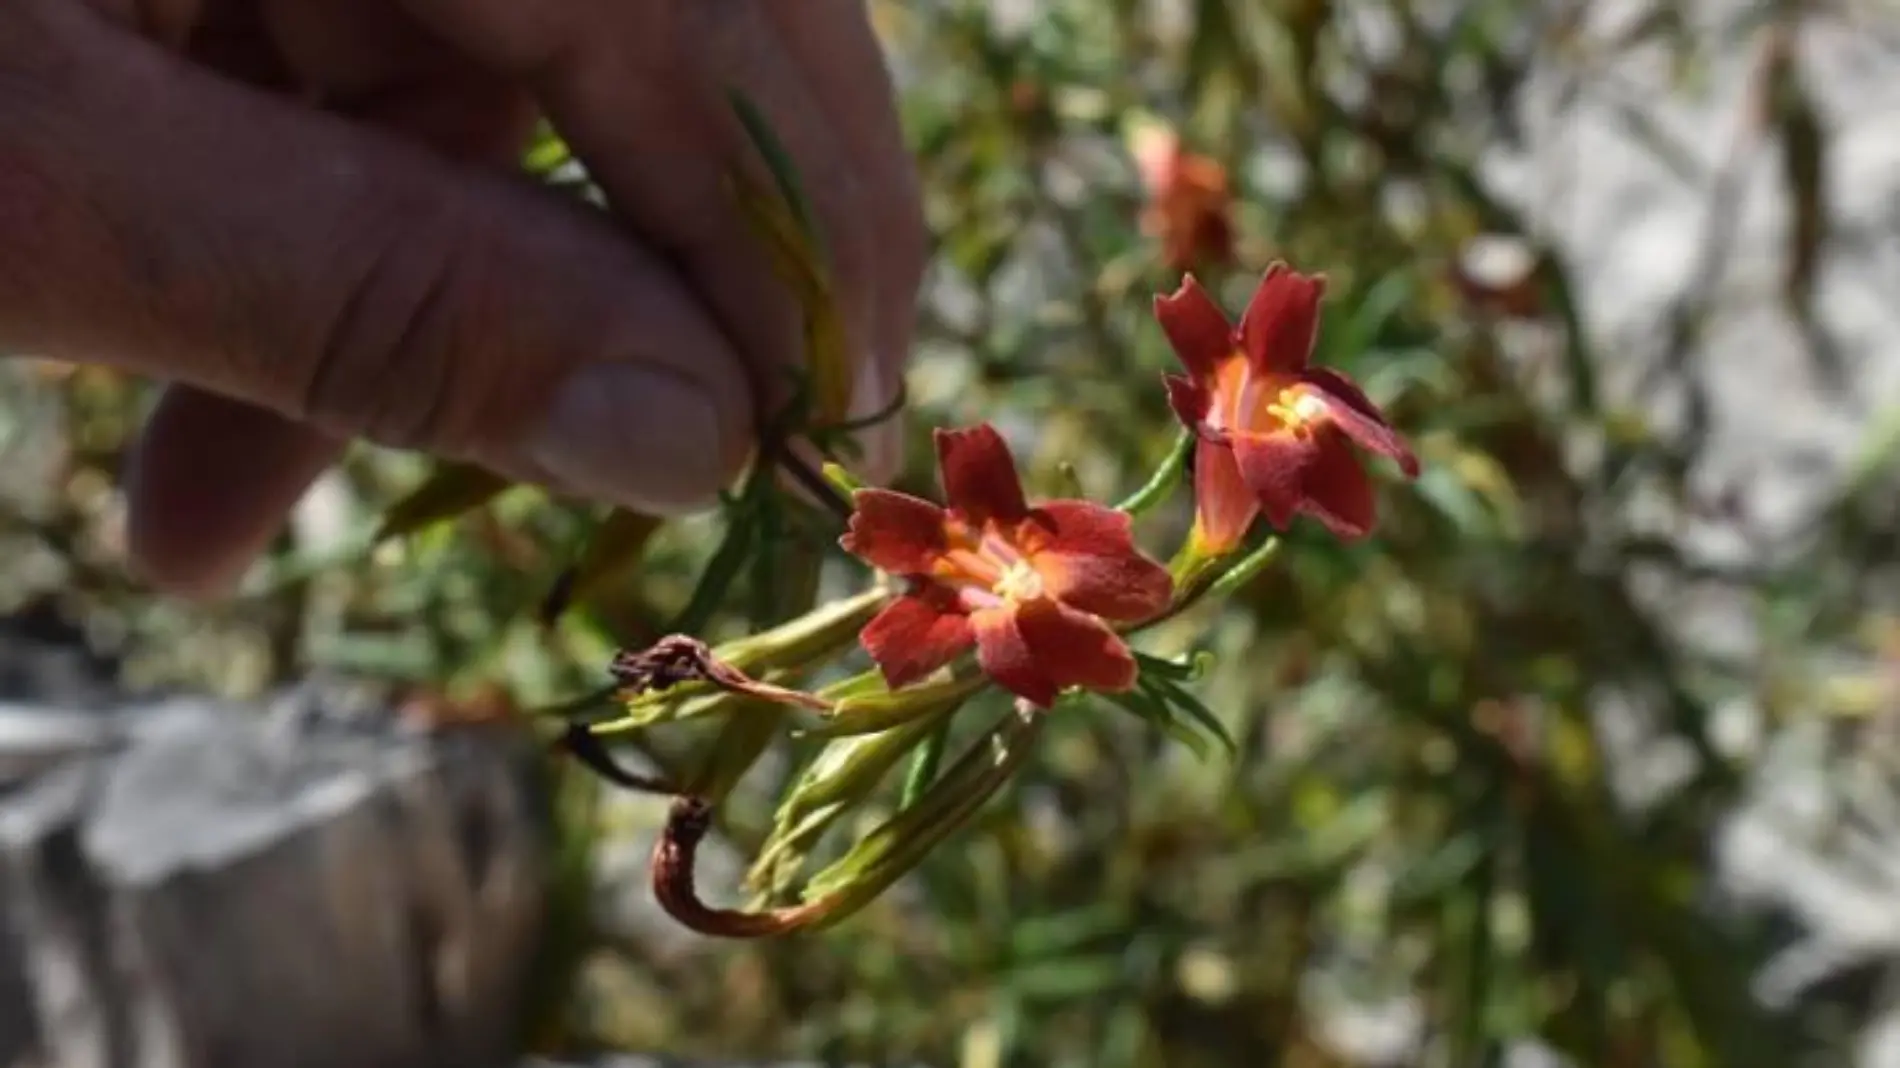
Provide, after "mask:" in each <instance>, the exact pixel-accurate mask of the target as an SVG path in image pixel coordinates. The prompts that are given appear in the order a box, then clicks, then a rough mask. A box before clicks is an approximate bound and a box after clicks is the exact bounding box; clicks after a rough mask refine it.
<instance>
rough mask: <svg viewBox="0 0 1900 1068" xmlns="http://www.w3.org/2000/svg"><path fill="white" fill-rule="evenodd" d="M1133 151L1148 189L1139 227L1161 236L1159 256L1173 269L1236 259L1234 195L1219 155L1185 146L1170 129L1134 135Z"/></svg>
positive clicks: (1153, 234)
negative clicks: (1198, 152) (1204, 152)
mask: <svg viewBox="0 0 1900 1068" xmlns="http://www.w3.org/2000/svg"><path fill="white" fill-rule="evenodd" d="M1133 154H1134V157H1135V164H1136V167H1137V169H1138V170H1139V171H1140V174H1141V183H1142V185H1143V186H1144V187H1145V188H1146V189H1147V192H1148V203H1147V206H1146V207H1145V208H1144V209H1143V210H1142V218H1141V226H1142V230H1143V231H1144V232H1145V233H1147V234H1148V235H1149V236H1150V237H1155V238H1158V239H1160V241H1161V257H1162V259H1163V260H1165V261H1166V262H1167V264H1168V266H1169V267H1171V268H1172V269H1174V270H1177V271H1186V270H1191V269H1193V268H1195V267H1197V266H1221V265H1225V264H1228V263H1231V262H1233V259H1234V219H1233V214H1234V195H1233V191H1232V189H1231V187H1230V185H1229V182H1228V180H1227V168H1225V167H1223V166H1221V164H1220V161H1219V160H1216V159H1213V158H1211V157H1208V156H1203V155H1199V154H1197V153H1193V152H1189V151H1188V150H1187V148H1186V147H1184V146H1183V145H1182V144H1181V139H1180V137H1179V136H1178V135H1176V134H1175V133H1174V132H1173V131H1172V130H1168V129H1166V128H1160V127H1157V128H1153V129H1150V130H1147V131H1144V132H1143V133H1142V134H1140V135H1139V136H1137V138H1136V139H1135V143H1134V147H1133Z"/></svg>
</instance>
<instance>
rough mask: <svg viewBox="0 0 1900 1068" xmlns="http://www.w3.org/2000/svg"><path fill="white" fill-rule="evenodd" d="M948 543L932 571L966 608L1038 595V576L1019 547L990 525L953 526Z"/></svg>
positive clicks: (1040, 592)
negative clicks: (979, 529) (979, 527)
mask: <svg viewBox="0 0 1900 1068" xmlns="http://www.w3.org/2000/svg"><path fill="white" fill-rule="evenodd" d="M950 544H951V548H950V549H949V551H948V552H945V553H944V554H943V556H942V557H941V558H939V559H938V561H937V567H936V571H935V574H936V577H937V579H938V580H939V581H941V582H943V583H944V584H945V585H947V586H949V587H950V588H951V589H952V590H954V591H956V594H957V597H958V599H959V600H961V601H962V602H963V604H964V605H965V606H966V607H968V608H972V609H975V608H996V607H1000V606H1001V605H1002V604H1004V603H1005V602H1007V601H1021V600H1030V599H1033V598H1036V597H1040V596H1042V576H1041V575H1039V574H1037V573H1036V569H1035V567H1034V565H1032V564H1030V562H1029V559H1028V557H1027V556H1025V555H1024V554H1023V552H1022V550H1020V549H1019V548H1017V546H1016V545H1015V543H1014V542H1013V541H1011V540H1010V539H1009V538H1007V537H1005V536H1004V535H1003V534H1002V533H1000V532H999V531H997V530H995V529H994V528H989V529H985V530H983V531H982V532H980V533H979V532H977V531H975V530H971V529H969V528H962V529H953V530H952V531H951V537H950Z"/></svg>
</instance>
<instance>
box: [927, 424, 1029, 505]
mask: <svg viewBox="0 0 1900 1068" xmlns="http://www.w3.org/2000/svg"><path fill="white" fill-rule="evenodd" d="M936 439H937V470H938V472H939V473H940V474H941V476H942V478H943V495H944V499H945V500H946V501H948V502H949V504H950V507H951V508H954V509H956V510H957V511H958V512H960V513H962V515H963V517H964V518H965V519H968V520H969V521H971V522H973V523H981V522H983V521H985V520H989V519H995V520H999V521H1001V522H1005V523H1010V522H1014V521H1016V520H1018V519H1021V518H1023V517H1024V516H1026V515H1028V514H1029V505H1028V503H1027V502H1025V501H1024V500H1023V484H1022V480H1021V479H1019V478H1018V477H1017V476H1016V460H1015V458H1014V457H1012V456H1010V454H1009V446H1008V445H1007V444H1005V443H1004V441H1003V435H1001V434H998V433H997V432H996V428H995V427H993V426H991V425H989V424H988V423H979V424H977V425H976V426H973V427H968V428H965V429H963V430H938V431H937V434H936Z"/></svg>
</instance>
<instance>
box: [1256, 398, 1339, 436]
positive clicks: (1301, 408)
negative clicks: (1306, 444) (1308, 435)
mask: <svg viewBox="0 0 1900 1068" xmlns="http://www.w3.org/2000/svg"><path fill="white" fill-rule="evenodd" d="M1266 411H1267V414H1268V415H1270V416H1272V417H1273V418H1275V419H1278V420H1279V421H1280V423H1281V425H1283V426H1285V427H1286V428H1287V429H1288V430H1291V431H1293V432H1294V433H1296V434H1297V433H1301V432H1302V431H1305V430H1307V429H1308V428H1310V427H1312V426H1313V425H1314V424H1316V423H1319V422H1321V421H1322V420H1324V419H1325V418H1326V402H1325V401H1323V400H1320V399H1319V398H1318V397H1315V396H1313V394H1312V393H1311V392H1309V391H1307V390H1303V389H1297V388H1294V389H1283V390H1281V391H1280V392H1279V393H1278V394H1277V395H1275V396H1274V398H1273V400H1272V402H1271V403H1269V404H1268V405H1267V408H1266Z"/></svg>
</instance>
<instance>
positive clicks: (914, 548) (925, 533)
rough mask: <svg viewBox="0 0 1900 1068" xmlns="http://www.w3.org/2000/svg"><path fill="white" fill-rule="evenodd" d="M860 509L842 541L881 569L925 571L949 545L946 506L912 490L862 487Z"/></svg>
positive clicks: (903, 572)
mask: <svg viewBox="0 0 1900 1068" xmlns="http://www.w3.org/2000/svg"><path fill="white" fill-rule="evenodd" d="M852 500H853V501H854V502H855V503H856V505H857V508H856V509H855V510H854V511H853V512H852V513H851V523H850V527H849V529H847V530H846V531H845V534H844V537H842V538H839V539H838V544H839V545H841V546H843V547H844V551H845V552H848V553H851V554H852V555H854V556H858V557H861V558H862V559H863V560H864V561H865V562H867V563H869V564H870V565H871V566H872V567H875V568H877V569H878V570H880V571H889V572H891V573H892V574H897V575H917V574H924V573H927V572H928V571H929V570H930V567H931V565H932V564H934V563H935V562H936V560H937V557H938V556H939V555H941V554H942V553H943V551H944V548H945V543H944V531H943V520H944V514H943V509H941V508H939V507H937V506H936V505H934V504H932V503H930V502H929V501H926V500H924V499H922V498H921V497H912V496H911V495H910V494H908V493H896V492H893V491H891V490H886V489H861V490H859V491H857V492H856V493H854V494H852Z"/></svg>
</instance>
